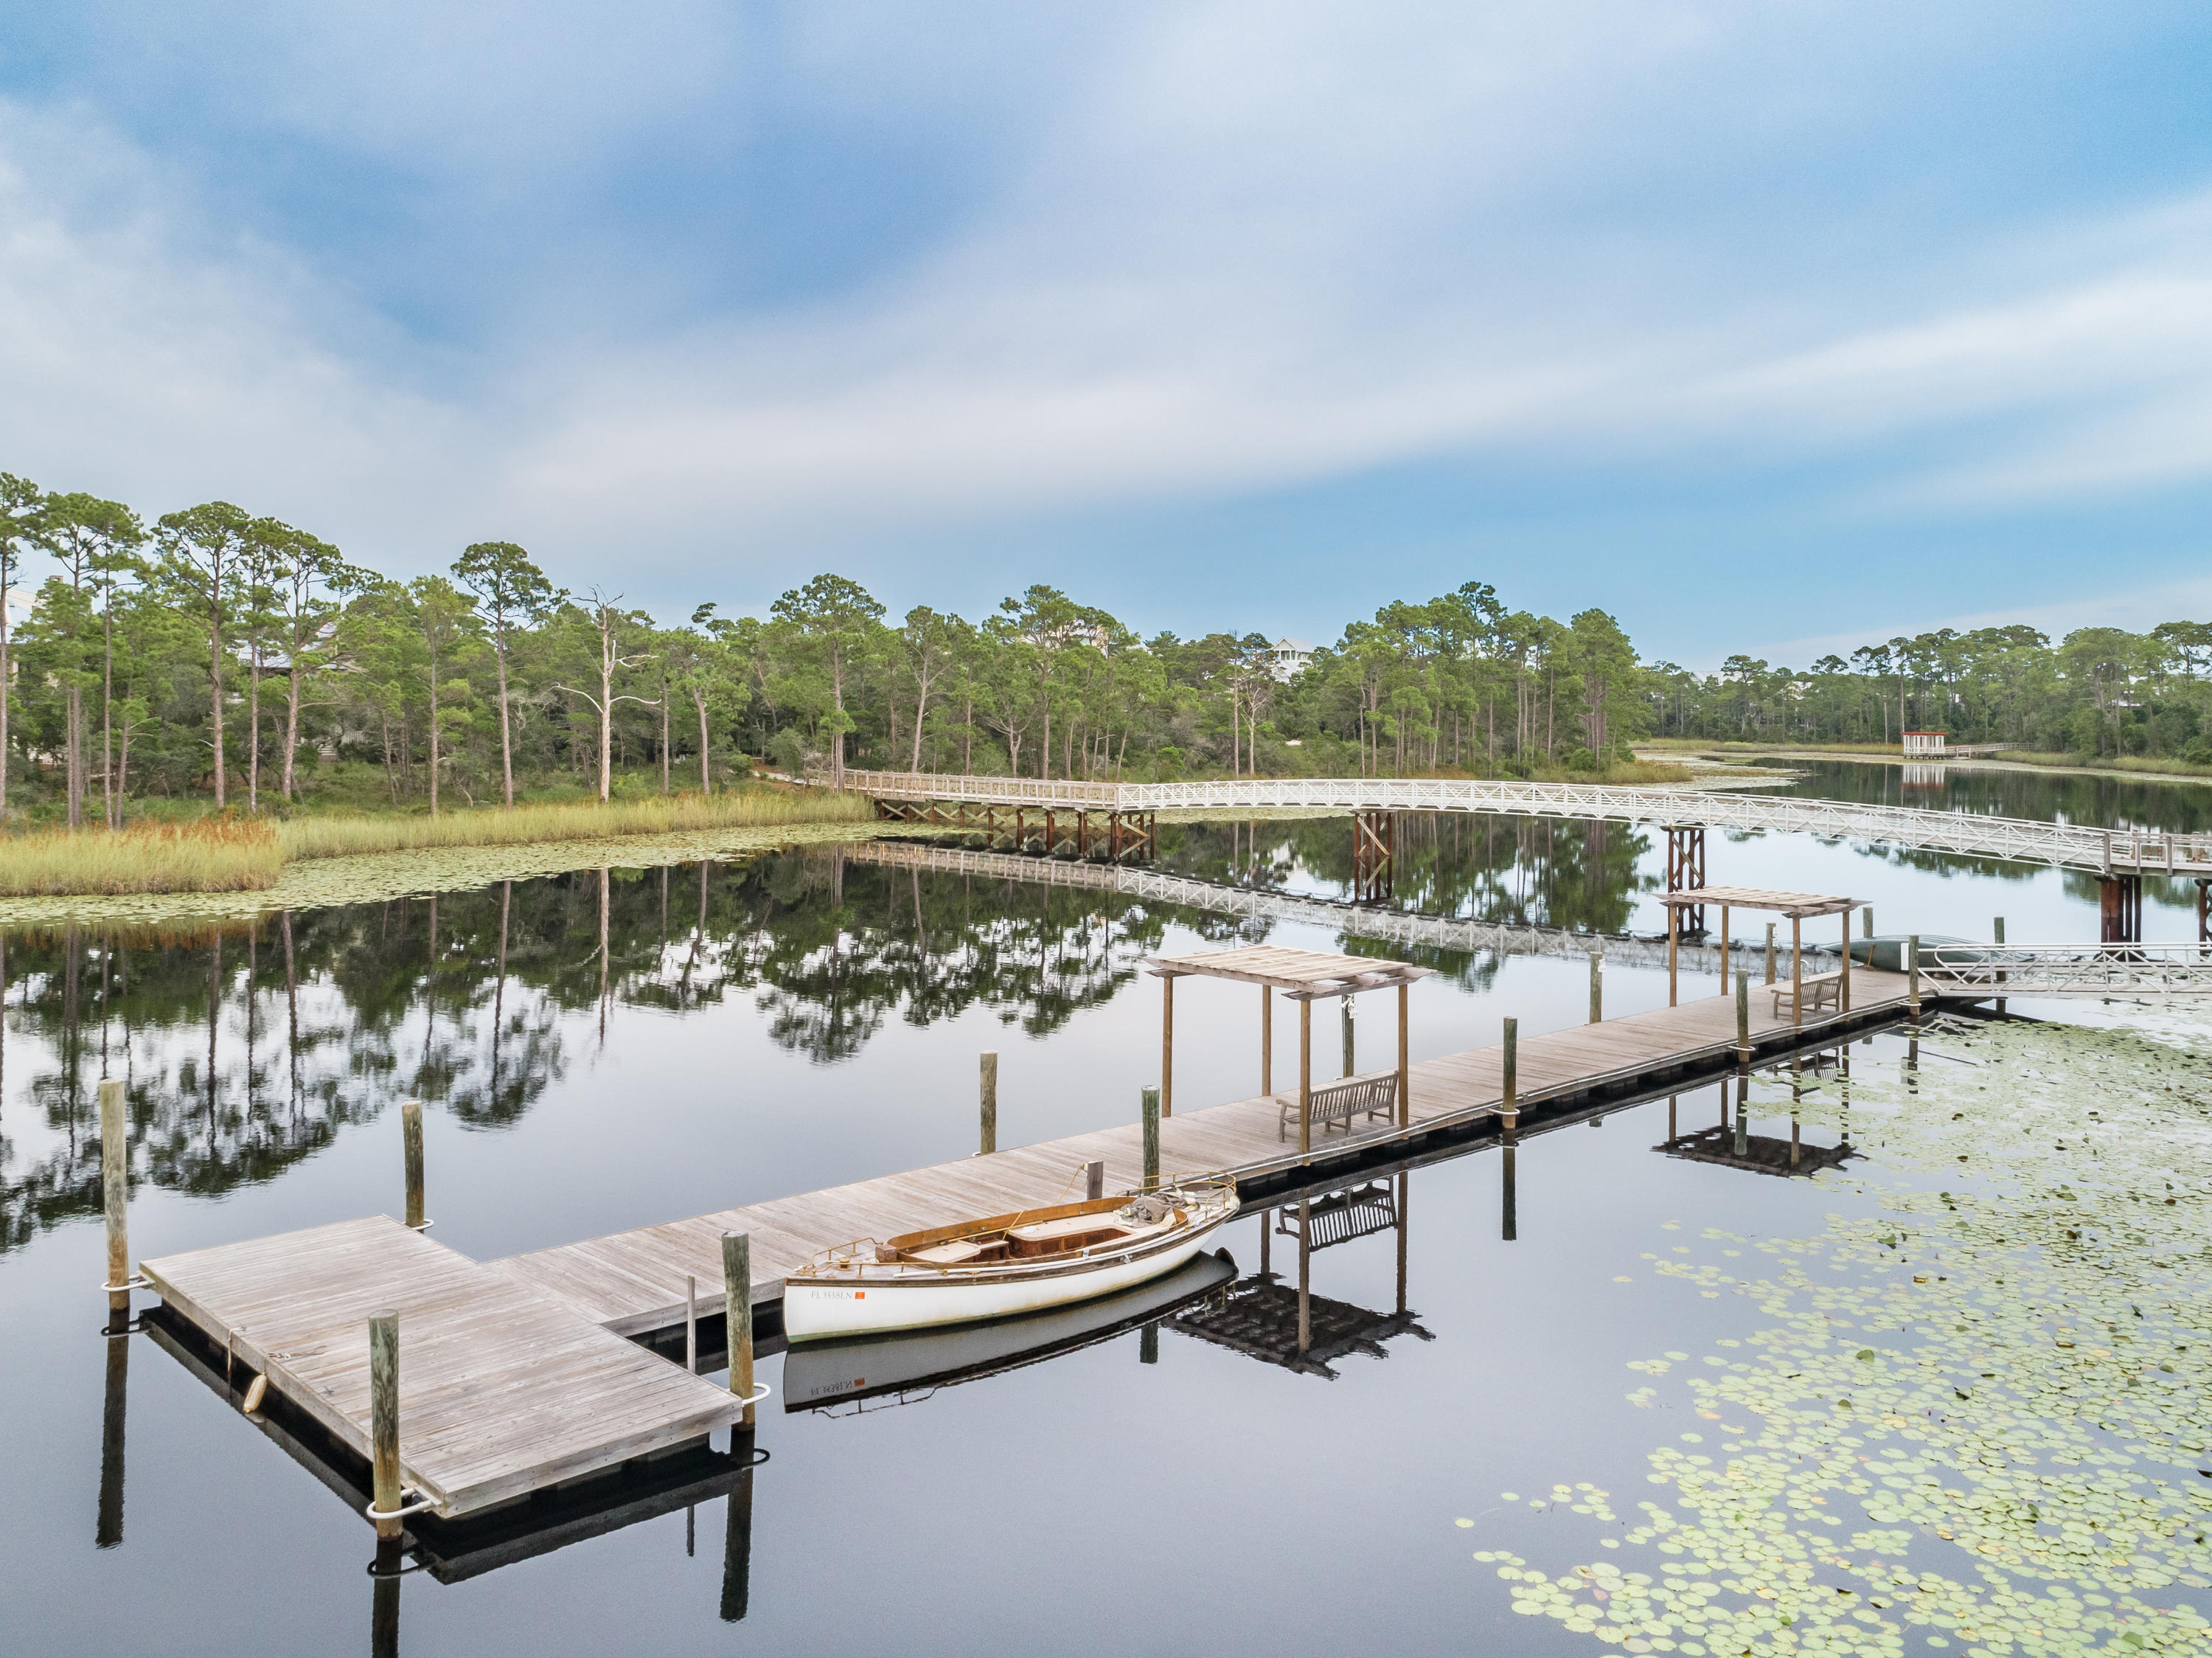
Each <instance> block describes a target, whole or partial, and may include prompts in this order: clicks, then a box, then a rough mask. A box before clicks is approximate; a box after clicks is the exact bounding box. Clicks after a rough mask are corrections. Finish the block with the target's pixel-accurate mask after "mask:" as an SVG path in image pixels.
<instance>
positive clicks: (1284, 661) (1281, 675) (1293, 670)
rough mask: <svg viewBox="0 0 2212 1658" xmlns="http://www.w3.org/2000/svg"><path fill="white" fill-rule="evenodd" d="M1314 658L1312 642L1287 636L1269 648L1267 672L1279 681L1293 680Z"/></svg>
mask: <svg viewBox="0 0 2212 1658" xmlns="http://www.w3.org/2000/svg"><path fill="white" fill-rule="evenodd" d="M1313 657H1314V646H1313V641H1312V640H1310V639H1293V638H1291V637H1287V636H1285V637H1283V638H1280V639H1278V640H1276V641H1275V643H1273V644H1272V645H1270V646H1268V647H1267V671H1268V672H1269V673H1270V674H1273V675H1274V676H1275V677H1276V678H1277V679H1279V680H1287V679H1291V678H1292V677H1294V676H1295V675H1297V674H1299V673H1301V672H1303V671H1304V668H1305V667H1306V664H1308V663H1309V662H1310V661H1313Z"/></svg>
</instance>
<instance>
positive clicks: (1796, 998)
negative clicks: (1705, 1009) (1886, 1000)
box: [1660, 887, 1859, 1026]
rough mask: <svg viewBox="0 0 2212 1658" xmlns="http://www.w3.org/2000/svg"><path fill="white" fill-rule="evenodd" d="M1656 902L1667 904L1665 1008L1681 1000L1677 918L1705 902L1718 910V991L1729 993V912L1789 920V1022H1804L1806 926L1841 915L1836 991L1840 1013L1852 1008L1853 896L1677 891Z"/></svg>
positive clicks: (1704, 889)
mask: <svg viewBox="0 0 2212 1658" xmlns="http://www.w3.org/2000/svg"><path fill="white" fill-rule="evenodd" d="M1660 902H1661V903H1662V904H1664V905H1666V906H1667V1005H1668V1007H1670V1008H1671V1007H1674V1006H1675V1005H1677V1003H1679V1001H1680V995H1679V991H1678V986H1677V984H1676V977H1677V973H1676V968H1677V957H1678V955H1679V954H1680V937H1681V915H1682V911H1684V910H1686V909H1689V908H1692V907H1697V906H1701V905H1707V904H1717V905H1720V907H1721V990H1722V994H1723V995H1725V994H1727V991H1728V983H1729V942H1730V941H1729V911H1730V910H1732V909H1734V910H1770V911H1776V912H1778V913H1779V914H1782V915H1785V916H1787V917H1790V1008H1791V1022H1792V1023H1793V1024H1795V1025H1798V1026H1802V1025H1803V1024H1804V1022H1805V1001H1804V996H1805V951H1804V942H1805V936H1804V928H1805V923H1806V922H1807V921H1808V920H1811V919H1813V918H1814V917H1819V916H1841V917H1843V920H1844V963H1843V967H1842V969H1841V972H1842V975H1843V982H1842V984H1839V985H1838V987H1837V991H1836V995H1837V1008H1838V1011H1839V1012H1842V1013H1849V1012H1850V1010H1851V911H1853V910H1854V909H1856V908H1857V906H1858V902H1859V901H1858V899H1855V898H1831V897H1828V896H1826V895H1825V894H1823V893H1770V892H1765V891H1762V890H1761V889H1759V888H1758V887H1691V888H1689V889H1687V890H1686V891H1683V892H1680V893H1666V894H1665V895H1664V896H1662V898H1661V899H1660Z"/></svg>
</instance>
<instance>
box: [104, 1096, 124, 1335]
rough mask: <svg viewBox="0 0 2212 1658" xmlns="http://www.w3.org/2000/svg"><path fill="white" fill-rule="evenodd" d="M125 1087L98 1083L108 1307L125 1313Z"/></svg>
mask: <svg viewBox="0 0 2212 1658" xmlns="http://www.w3.org/2000/svg"><path fill="white" fill-rule="evenodd" d="M123 1105H124V1087H123V1084H122V1083H121V1082H118V1081H115V1080H112V1079H111V1080H109V1081H107V1082H102V1083H101V1084H100V1205H101V1207H102V1208H104V1209H105V1210H106V1211H107V1310H108V1311H109V1312H110V1313H122V1314H129V1312H130V1311H131V1292H130V1291H129V1290H128V1289H125V1288H124V1286H125V1284H127V1283H130V1282H131V1131H130V1126H129V1125H128V1124H127V1122H126V1121H125V1112H124V1109H123Z"/></svg>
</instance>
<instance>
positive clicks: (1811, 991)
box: [1767, 973, 1844, 1019]
mask: <svg viewBox="0 0 2212 1658" xmlns="http://www.w3.org/2000/svg"><path fill="white" fill-rule="evenodd" d="M1804 985H1805V1002H1804V1008H1805V1011H1806V1012H1807V1013H1818V1012H1820V1009H1823V1008H1830V1009H1834V1010H1835V1011H1836V1012H1838V1013H1840V1012H1842V1011H1843V1006H1844V1002H1843V996H1844V976H1843V974H1841V973H1820V974H1817V975H1815V976H1814V977H1813V978H1808V979H1806V980H1805V981H1804ZM1767 988H1768V989H1770V990H1771V991H1773V992H1774V1016H1775V1017H1776V1018H1777V1019H1779V1018H1781V1017H1782V1009H1783V1007H1784V1004H1785V1003H1790V1002H1791V1001H1792V998H1793V997H1794V996H1795V993H1796V986H1795V985H1793V984H1791V983H1790V981H1789V980H1788V979H1786V978H1778V979H1777V980H1775V982H1774V983H1773V984H1771V985H1769V986H1768V987H1767Z"/></svg>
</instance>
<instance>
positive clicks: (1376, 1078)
mask: <svg viewBox="0 0 2212 1658" xmlns="http://www.w3.org/2000/svg"><path fill="white" fill-rule="evenodd" d="M1275 1103H1276V1104H1277V1105H1278V1106H1280V1107H1281V1110H1280V1111H1279V1112H1278V1113H1277V1114H1276V1125H1277V1127H1278V1129H1279V1130H1280V1131H1288V1130H1290V1129H1291V1128H1294V1127H1296V1126H1297V1120H1298V1097H1297V1095H1296V1094H1291V1095H1290V1096H1289V1097H1287V1098H1285V1097H1284V1096H1283V1095H1281V1094H1277V1095H1276V1096H1275ZM1397 1112H1398V1073H1397V1072H1396V1071H1395V1070H1378V1071H1370V1072H1369V1073H1368V1074H1367V1075H1366V1076H1347V1077H1345V1078H1344V1079H1343V1080H1342V1081H1341V1082H1329V1083H1326V1084H1324V1085H1322V1086H1321V1087H1317V1088H1315V1089H1314V1091H1313V1121H1314V1126H1315V1127H1316V1128H1318V1129H1321V1130H1322V1131H1324V1132H1326V1131H1328V1130H1329V1129H1331V1128H1340V1129H1342V1130H1344V1131H1346V1133H1347V1134H1348V1133H1350V1132H1351V1131H1352V1119H1354V1118H1355V1117H1364V1118H1365V1119H1367V1120H1368V1121H1369V1122H1370V1123H1371V1122H1373V1121H1374V1120H1375V1119H1376V1118H1377V1117H1380V1118H1382V1119H1383V1120H1384V1121H1386V1122H1389V1121H1393V1120H1395V1119H1396V1116H1397ZM1278 1137H1280V1135H1278Z"/></svg>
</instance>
